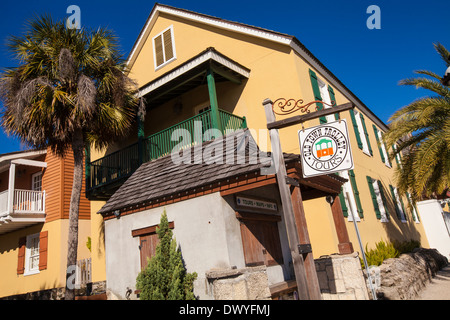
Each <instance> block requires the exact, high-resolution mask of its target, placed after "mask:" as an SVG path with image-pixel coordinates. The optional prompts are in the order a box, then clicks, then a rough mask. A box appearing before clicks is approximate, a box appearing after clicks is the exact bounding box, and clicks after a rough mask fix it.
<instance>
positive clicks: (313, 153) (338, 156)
mask: <svg viewBox="0 0 450 320" xmlns="http://www.w3.org/2000/svg"><path fill="white" fill-rule="evenodd" d="M298 136H299V140H300V150H301V158H302V169H303V177H305V178H307V177H313V176H318V175H323V174H329V173H333V172H339V171H344V170H350V169H353V158H352V152H351V149H350V141H349V138H348V130H347V122H346V120H345V119H342V120H340V121H336V122H330V123H326V124H323V125H320V126H317V127H312V128H309V129H305V130H299V131H298Z"/></svg>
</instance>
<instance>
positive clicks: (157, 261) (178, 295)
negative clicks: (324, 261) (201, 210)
mask: <svg viewBox="0 0 450 320" xmlns="http://www.w3.org/2000/svg"><path fill="white" fill-rule="evenodd" d="M156 233H157V234H158V239H159V243H158V245H157V246H156V253H155V255H154V256H153V257H152V258H151V259H149V260H148V264H147V267H146V268H145V269H144V270H142V271H141V272H140V273H139V275H138V276H137V278H136V288H137V289H138V290H141V292H140V295H139V298H140V299H141V300H194V299H195V296H194V293H193V283H194V280H195V279H196V278H197V273H195V272H194V273H186V269H185V267H184V265H183V261H182V258H181V252H180V250H179V248H177V245H176V241H175V240H174V239H172V230H170V228H169V221H168V220H167V215H166V212H165V211H164V213H163V214H162V216H161V222H160V224H159V227H158V228H157V230H156Z"/></svg>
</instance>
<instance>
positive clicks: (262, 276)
mask: <svg viewBox="0 0 450 320" xmlns="http://www.w3.org/2000/svg"><path fill="white" fill-rule="evenodd" d="M206 279H207V281H208V287H209V291H210V294H211V295H212V296H213V299H215V300H267V299H270V298H271V297H270V290H269V285H268V279H267V273H266V267H265V266H261V267H253V268H243V269H227V270H211V271H209V272H207V273H206Z"/></svg>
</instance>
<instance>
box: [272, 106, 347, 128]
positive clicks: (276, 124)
mask: <svg viewBox="0 0 450 320" xmlns="http://www.w3.org/2000/svg"><path fill="white" fill-rule="evenodd" d="M354 107H355V105H354V104H353V103H351V102H349V103H345V104H342V105H339V106H337V107H332V108H327V109H323V110H320V111H316V112H311V113H307V114H304V115H301V116H293V117H290V118H287V119H283V120H278V121H275V119H274V120H273V121H271V122H269V123H267V129H269V130H270V129H282V128H286V127H289V126H292V125H295V124H299V123H303V122H306V121H309V120H312V119H316V118H320V117H324V116H328V115H330V114H335V113H338V112H343V111H346V110H350V109H353V108H354Z"/></svg>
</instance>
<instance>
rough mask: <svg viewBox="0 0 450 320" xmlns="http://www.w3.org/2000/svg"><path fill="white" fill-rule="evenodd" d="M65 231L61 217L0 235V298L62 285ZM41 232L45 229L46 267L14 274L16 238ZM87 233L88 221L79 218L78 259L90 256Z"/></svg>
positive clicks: (15, 266) (66, 223)
mask: <svg viewBox="0 0 450 320" xmlns="http://www.w3.org/2000/svg"><path fill="white" fill-rule="evenodd" d="M68 230H69V221H68V220H67V219H61V220H55V221H52V222H49V223H45V224H38V225H35V226H32V227H28V228H24V229H21V230H18V231H14V232H10V233H7V234H4V235H1V236H0V266H1V270H2V272H1V275H0V297H6V296H10V295H16V294H23V293H27V292H35V291H40V290H46V289H52V288H58V287H65V281H66V261H67V260H66V259H67V239H68V238H67V237H68ZM42 231H48V251H47V252H48V254H47V269H45V270H41V271H40V272H39V273H37V274H30V275H23V274H21V275H18V274H17V263H18V250H19V249H18V243H19V239H20V238H21V237H26V236H28V235H32V234H35V233H39V232H42ZM88 236H90V221H89V220H80V221H79V237H78V239H79V240H78V260H79V259H84V258H89V257H90V252H89V250H88V249H87V247H86V241H87V237H88Z"/></svg>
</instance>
